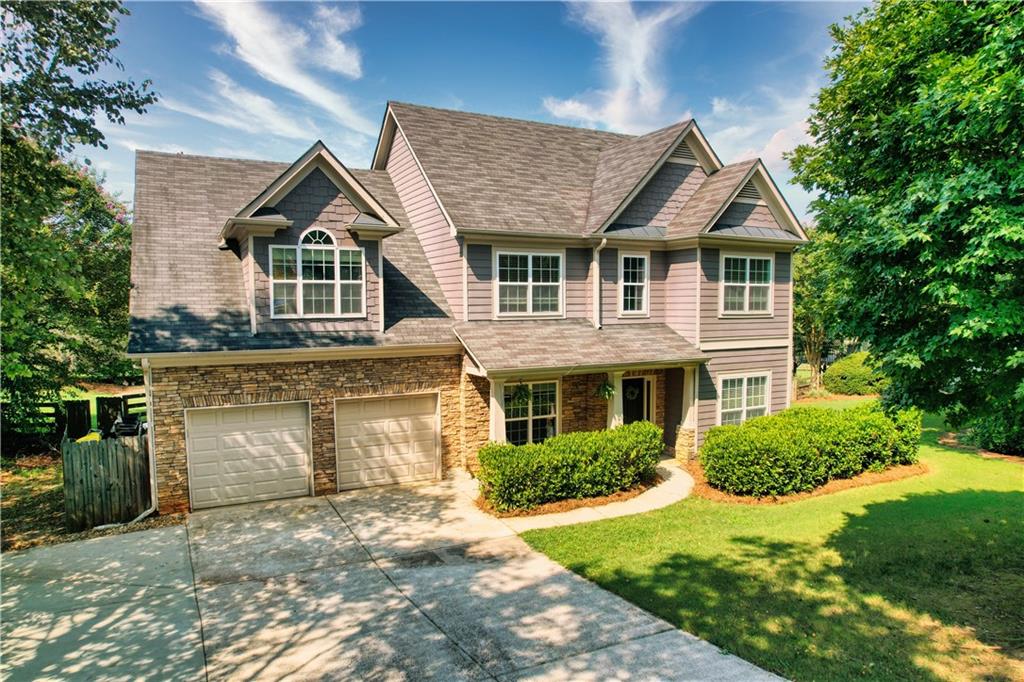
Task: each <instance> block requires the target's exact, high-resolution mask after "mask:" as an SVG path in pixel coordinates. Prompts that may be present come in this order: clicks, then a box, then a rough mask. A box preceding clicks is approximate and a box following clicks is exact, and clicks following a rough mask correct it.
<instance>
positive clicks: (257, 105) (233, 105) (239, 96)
mask: <svg viewBox="0 0 1024 682" xmlns="http://www.w3.org/2000/svg"><path fill="white" fill-rule="evenodd" d="M210 82H211V83H212V85H213V88H214V91H215V93H216V95H215V96H213V95H209V96H207V97H206V98H205V100H206V101H205V106H203V107H200V106H194V105H192V104H187V103H185V102H181V101H179V100H176V99H173V98H170V97H163V98H161V100H160V104H161V105H162V106H164V107H166V108H167V109H170V110H171V111H177V112H179V113H182V114H187V115H188V116H194V117H195V118H199V119H202V120H204V121H209V122H210V123H215V124H217V125H219V126H224V127H227V128H234V129H235V130H242V131H244V132H247V133H254V134H258V135H274V136H276V137H285V138H289V139H293V140H309V139H311V138H313V137H316V134H317V133H316V127H315V126H314V125H313V123H312V121H310V120H308V119H299V118H297V117H295V116H293V115H291V114H288V113H286V112H284V111H283V110H282V109H281V108H280V107H278V106H277V104H275V103H274V102H273V101H272V100H270V99H268V98H266V97H264V96H263V95H260V94H257V93H255V92H253V91H252V90H249V89H247V88H244V87H242V86H241V85H239V84H238V83H236V82H235V81H233V80H232V79H231V78H229V77H228V76H227V75H226V74H224V73H222V72H220V71H217V70H213V71H211V72H210Z"/></svg>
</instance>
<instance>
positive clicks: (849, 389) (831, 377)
mask: <svg viewBox="0 0 1024 682" xmlns="http://www.w3.org/2000/svg"><path fill="white" fill-rule="evenodd" d="M821 382H822V384H824V386H825V390H826V391H828V392H829V393H840V394H842V395H874V394H876V393H881V392H882V389H883V388H885V385H886V384H887V383H889V380H888V379H887V378H886V376H885V375H884V374H882V373H881V372H880V371H879V370H878V369H877V368H875V367H873V366H872V365H871V362H870V359H869V356H868V354H867V352H866V351H862V352H860V353H851V354H850V355H847V356H846V357H845V358H842V359H841V360H836V361H835V362H833V363H832V364H831V365H829V366H828V369H826V370H825V374H823V375H822V377H821Z"/></svg>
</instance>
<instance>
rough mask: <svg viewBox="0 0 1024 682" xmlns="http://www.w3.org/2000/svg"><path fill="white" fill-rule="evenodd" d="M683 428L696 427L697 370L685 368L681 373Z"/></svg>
mask: <svg viewBox="0 0 1024 682" xmlns="http://www.w3.org/2000/svg"><path fill="white" fill-rule="evenodd" d="M682 424H683V426H684V427H685V428H688V429H692V428H694V427H696V426H697V368H696V367H687V368H685V369H684V372H683V422H682Z"/></svg>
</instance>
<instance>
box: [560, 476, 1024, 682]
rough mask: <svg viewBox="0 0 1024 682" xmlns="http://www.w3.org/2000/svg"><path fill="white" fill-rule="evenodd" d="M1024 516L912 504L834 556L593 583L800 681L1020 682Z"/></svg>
mask: <svg viewBox="0 0 1024 682" xmlns="http://www.w3.org/2000/svg"><path fill="white" fill-rule="evenodd" d="M1022 505H1024V494H1022V493H1006V492H994V491H973V490H971V491H963V492H955V493H936V494H929V495H915V496H909V497H907V498H904V499H901V500H894V501H891V502H884V503H879V504H874V505H870V506H869V507H868V508H867V512H866V513H865V514H863V515H859V516H855V515H850V516H849V517H848V520H847V522H846V524H845V525H844V527H843V528H842V529H841V530H839V531H837V532H836V533H835V534H834V535H833V536H832V537H830V538H829V539H828V540H827V542H826V544H825V551H823V548H822V546H821V545H818V544H813V543H802V542H781V541H768V540H766V539H765V538H763V537H737V538H733V540H732V542H733V543H734V545H735V547H736V551H735V552H734V553H732V555H731V556H724V555H720V556H715V557H711V558H709V557H705V556H693V555H690V554H687V553H683V552H680V553H676V554H673V555H672V556H670V557H668V558H667V559H666V560H665V561H663V562H661V563H660V564H657V565H655V566H654V567H653V568H652V569H651V570H649V571H645V572H644V573H642V574H637V573H635V572H632V571H625V570H619V571H616V572H615V573H614V574H613V575H611V576H609V575H608V574H604V573H600V572H595V573H594V574H593V575H592V576H591V577H592V578H593V579H595V580H597V581H598V582H599V583H600V584H601V585H602V586H604V587H606V588H608V589H610V590H611V591H613V592H616V593H618V594H620V595H622V596H624V597H625V598H627V599H629V600H630V601H632V602H633V603H635V604H637V605H639V606H641V607H643V608H645V609H647V610H648V611H650V612H652V613H655V614H657V615H659V616H661V617H663V618H665V619H666V620H668V621H670V622H672V623H673V624H675V625H677V626H679V627H680V628H682V629H683V630H687V631H689V632H692V633H694V634H696V635H698V636H700V637H703V638H705V639H708V640H710V641H711V642H712V643H714V644H717V645H719V646H722V647H725V648H727V649H728V650H729V651H730V652H732V653H735V654H737V655H739V656H740V657H742V658H745V659H747V660H749V661H751V662H753V663H755V664H757V665H760V666H762V667H764V668H767V669H769V670H772V671H774V672H777V673H780V674H782V675H784V676H786V677H789V678H791V679H797V680H800V679H850V678H860V677H867V678H871V679H916V680H938V679H987V680H1013V679H1022V676H1024V664H1022V663H1021V662H1020V661H1019V660H1011V659H1014V658H1016V659H1019V658H1020V654H1021V651H1022V644H1024V637H1022V635H1024V628H1022V621H1021V615H1020V614H1022V613H1024V558H1022V552H1021V509H1024V506H1022ZM828 550H833V551H828ZM836 553H838V556H837V554H836ZM570 568H572V569H573V570H575V571H576V572H578V573H581V574H583V575H588V574H589V573H591V571H590V569H591V568H593V567H592V566H589V565H579V564H578V565H574V566H570ZM993 647H995V648H996V649H993Z"/></svg>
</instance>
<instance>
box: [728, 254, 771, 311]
mask: <svg viewBox="0 0 1024 682" xmlns="http://www.w3.org/2000/svg"><path fill="white" fill-rule="evenodd" d="M722 270H723V273H722V312H723V313H725V314H730V313H770V312H771V289H772V259H771V258H756V257H752V256H725V257H723V258H722Z"/></svg>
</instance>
